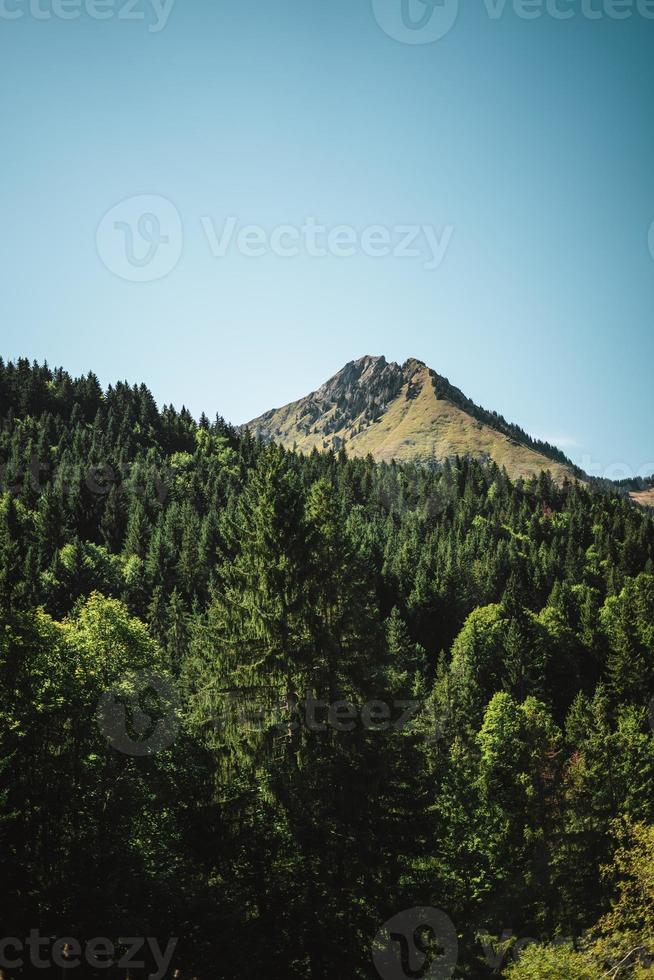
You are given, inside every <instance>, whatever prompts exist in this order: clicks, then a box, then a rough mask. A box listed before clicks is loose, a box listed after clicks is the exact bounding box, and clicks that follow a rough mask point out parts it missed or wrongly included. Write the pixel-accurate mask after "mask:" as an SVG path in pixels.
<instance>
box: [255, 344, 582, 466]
mask: <svg viewBox="0 0 654 980" xmlns="http://www.w3.org/2000/svg"><path fill="white" fill-rule="evenodd" d="M247 428H249V429H250V430H251V431H252V432H254V433H255V434H256V435H257V436H259V437H260V438H263V439H265V440H274V441H277V442H280V443H282V444H283V445H285V446H287V447H289V448H290V447H293V446H295V447H296V448H297V449H299V450H300V451H302V452H310V451H311V450H313V449H315V448H317V449H321V450H330V449H332V450H338V449H340V448H341V447H342V446H343V445H344V444H345V443H347V450H348V453H349V454H350V455H352V456H367V455H372V456H373V458H374V459H376V460H377V461H380V462H381V461H384V462H390V461H391V460H397V461H398V462H417V463H423V464H427V465H434V464H439V463H442V462H444V461H445V460H446V459H453V458H454V457H455V456H464V457H473V458H476V459H481V460H486V461H488V460H491V459H492V460H494V461H495V462H496V463H497V464H498V465H499V466H505V467H506V469H507V471H508V473H509V475H510V476H512V477H514V478H518V477H531V476H534V475H537V474H538V473H540V472H542V471H543V470H547V469H549V470H550V471H551V472H552V475H553V476H554V478H555V479H556V480H557V481H558V482H562V480H563V479H564V478H566V477H567V478H569V479H574V478H575V477H577V476H579V473H578V471H575V470H574V467H573V466H572V464H571V463H570V462H569V460H567V459H566V458H565V457H564V456H563V454H562V453H560V452H559V451H558V450H556V449H555V448H554V447H552V446H548V445H547V444H545V443H539V442H537V441H535V440H533V439H531V438H530V437H529V436H528V435H527V434H526V433H525V432H523V431H522V430H521V429H520V428H519V427H518V426H515V425H510V424H509V423H507V422H506V421H505V420H504V419H503V418H502V417H501V416H499V415H497V414H496V413H493V412H487V411H485V410H484V409H482V408H479V407H478V406H477V405H475V404H474V402H472V401H471V400H470V399H469V398H467V397H466V396H465V395H464V394H463V392H461V391H460V390H459V389H458V388H455V387H454V386H453V385H451V384H450V382H449V381H448V380H447V379H446V378H443V377H441V376H440V375H438V374H436V372H435V371H433V370H431V368H429V367H427V365H426V364H425V362H424V361H421V360H419V359H418V358H415V357H410V358H408V359H407V360H406V361H404V363H403V364H398V363H396V362H395V361H387V360H386V358H385V357H384V356H383V355H372V354H365V355H364V356H363V357H359V358H357V359H356V360H354V361H348V363H347V364H346V365H345V366H344V367H342V368H341V370H340V371H338V372H337V373H336V374H334V375H333V376H332V377H331V378H329V379H328V380H327V381H325V383H324V384H322V385H321V386H320V388H318V389H317V390H316V391H312V392H311V393H310V394H308V395H307V396H306V397H304V398H300V399H298V400H297V401H295V402H291V403H290V404H289V405H285V406H283V407H282V408H279V409H272V410H271V411H269V412H266V413H265V414H264V415H261V416H260V417H259V418H256V419H253V420H252V421H251V422H249V423H248V424H247Z"/></svg>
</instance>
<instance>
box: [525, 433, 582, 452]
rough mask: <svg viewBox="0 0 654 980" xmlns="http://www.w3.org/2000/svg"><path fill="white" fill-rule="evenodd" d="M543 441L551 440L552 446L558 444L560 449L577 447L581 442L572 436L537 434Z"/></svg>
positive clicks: (537, 437)
mask: <svg viewBox="0 0 654 980" xmlns="http://www.w3.org/2000/svg"><path fill="white" fill-rule="evenodd" d="M536 439H540V440H541V442H549V444H550V446H558V448H559V449H575V448H576V447H577V446H578V445H579V443H578V442H577V440H576V439H573V438H572V436H541V435H538V436H536Z"/></svg>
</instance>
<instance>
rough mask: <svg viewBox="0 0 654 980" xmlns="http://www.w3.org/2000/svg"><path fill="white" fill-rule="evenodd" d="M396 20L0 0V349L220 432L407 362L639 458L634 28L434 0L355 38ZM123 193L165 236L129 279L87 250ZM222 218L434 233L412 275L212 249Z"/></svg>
mask: <svg viewBox="0 0 654 980" xmlns="http://www.w3.org/2000/svg"><path fill="white" fill-rule="evenodd" d="M31 2H32V4H33V5H34V4H36V3H37V0H31ZM53 2H55V4H56V2H57V0H38V4H39V5H40V6H38V7H37V8H36V11H37V13H38V11H39V10H45V11H46V13H47V12H48V11H50V12H52V3H53ZM68 2H69V3H70V0H68ZM401 2H402V0H374V3H375V7H376V13H377V16H375V10H373V2H372V0H329V2H317V0H277V2H275V3H271V2H270V0H229V2H228V0H177V2H176V3H175V4H174V6H173V8H172V10H171V11H170V15H169V17H168V20H167V22H166V23H165V25H162V19H161V16H160V15H157V13H156V11H155V8H154V7H153V6H152V0H138V3H137V4H136V6H135V7H134V8H133V10H134V11H135V12H136V13H138V12H139V11H140V12H142V13H143V14H144V15H145V18H144V19H143V20H126V19H124V13H125V11H124V9H123V8H124V6H125V0H107V3H108V4H109V8H108V13H109V14H110V16H109V17H108V19H105V20H98V19H95V17H93V16H91V15H90V14H89V13H88V11H87V10H84V8H82V9H81V10H77V11H75V9H74V7H69V8H66V9H67V10H68V12H69V13H70V12H71V10H72V13H73V14H75V13H77V14H78V16H76V17H75V19H70V20H63V19H61V17H58V16H52V17H50V18H49V19H37V17H36V16H35V14H34V9H35V8H34V6H33V7H32V9H30V7H29V3H30V0H2V3H0V6H1V7H2V10H3V11H4V12H5V14H6V12H7V11H9V12H10V13H11V12H13V11H16V12H17V13H18V14H20V16H16V17H14V18H13V19H7V18H6V16H5V17H2V18H0V66H1V67H0V74H1V81H2V87H1V89H0V104H1V110H0V112H1V120H2V139H1V141H0V157H1V164H2V181H1V182H0V214H1V215H2V232H1V235H0V268H1V269H2V277H3V288H2V293H1V299H0V303H1V307H2V309H1V314H2V317H1V322H2V330H3V337H2V344H1V345H0V347H1V349H2V354H3V355H4V356H5V357H15V356H18V355H25V356H28V357H30V358H32V357H35V358H38V359H43V358H47V359H48V361H49V363H50V364H51V365H55V364H63V365H64V366H65V367H67V368H68V369H69V370H71V371H72V372H75V373H79V372H84V371H87V370H89V369H93V370H95V371H96V373H97V374H98V375H99V376H100V378H101V380H102V381H103V382H104V383H107V382H109V381H114V380H116V379H117V378H127V379H129V380H130V381H139V382H140V381H145V382H146V383H147V384H148V385H149V387H150V388H151V389H152V391H153V393H154V394H155V397H156V398H157V400H158V401H159V402H160V403H161V402H164V401H166V402H171V401H172V402H173V403H175V404H176V405H177V406H178V407H179V406H181V404H182V403H185V404H186V405H187V406H188V407H189V408H190V409H191V410H192V411H193V412H194V413H195V414H196V415H197V414H199V413H200V412H201V411H202V410H204V411H206V412H207V414H209V415H213V414H214V413H215V412H217V411H218V412H220V413H221V414H223V415H224V416H225V417H227V418H228V419H230V420H231V421H234V422H243V421H246V420H247V419H248V418H251V417H254V416H256V415H258V414H259V413H261V412H262V411H264V410H265V409H267V408H270V407H273V406H278V405H281V404H282V403H284V402H286V401H289V400H291V399H293V398H295V397H298V396H300V395H302V394H305V393H306V392H308V391H309V390H311V389H313V388H315V387H316V386H318V385H319V384H320V383H321V382H322V381H323V380H324V379H325V378H327V377H328V376H329V375H330V374H332V373H333V372H334V371H336V370H337V369H338V368H339V367H341V366H342V365H343V364H344V363H345V362H346V361H348V360H351V359H352V358H355V357H359V356H361V355H362V354H364V353H372V354H380V353H383V354H385V355H386V357H387V358H389V359H393V360H404V359H405V358H407V357H409V356H416V357H418V358H420V359H422V360H424V361H426V362H427V363H428V364H429V365H430V366H432V367H433V368H435V369H436V370H437V371H439V372H440V373H442V374H444V375H446V376H447V377H449V378H450V380H451V381H453V382H454V383H456V384H457V385H458V386H459V387H461V388H462V389H463V390H464V391H465V392H466V393H467V394H468V395H469V396H470V397H472V398H473V399H474V400H475V401H477V402H479V403H481V404H483V405H484V406H485V407H488V408H492V409H496V410H498V411H500V412H502V413H503V414H504V415H505V416H506V417H507V418H509V419H510V420H512V421H516V422H518V423H519V424H521V425H522V426H523V427H524V428H526V429H528V430H529V431H531V432H532V433H534V434H536V435H539V436H542V437H548V438H550V439H558V440H561V441H562V443H563V444H564V445H565V446H566V449H567V451H568V452H569V454H570V455H571V456H572V457H573V458H575V459H576V460H580V461H582V462H583V461H584V460H586V461H588V460H592V465H593V466H595V467H596V468H603V469H605V468H606V467H608V466H610V465H611V464H615V463H618V462H624V463H625V464H626V465H627V466H628V467H629V468H630V469H632V470H634V471H635V470H639V469H640V468H641V467H643V466H646V465H647V464H648V463H649V464H651V466H650V470H654V439H653V438H652V417H653V408H654V394H653V392H654V385H653V383H652V375H653V367H654V329H653V327H654V322H653V315H654V260H653V259H652V256H651V254H650V250H649V248H648V232H649V229H650V225H651V223H652V221H653V220H654V183H653V180H652V175H654V129H653V127H652V93H653V92H654V20H647V19H644V18H643V17H642V16H641V15H640V14H638V13H637V12H634V13H633V16H632V17H631V18H630V19H627V20H624V21H616V20H615V19H613V18H610V17H608V16H600V17H599V18H598V19H594V20H590V19H588V18H587V17H586V16H584V15H583V13H582V12H581V0H560V2H561V6H562V7H565V5H566V4H567V5H568V6H569V7H570V8H571V9H572V10H573V11H574V16H573V17H572V18H571V19H569V20H565V21H560V20H556V19H554V18H552V17H551V16H548V15H545V16H543V17H541V18H540V19H536V20H525V19H524V18H522V17H520V16H518V13H517V12H516V10H515V9H514V8H513V6H512V4H511V3H508V2H507V5H506V8H505V9H504V13H503V15H502V16H501V17H495V18H493V17H491V16H489V13H488V10H487V8H486V7H485V6H484V4H483V3H482V2H478V0H474V2H473V0H470V2H467V3H463V0H462V5H461V9H460V10H459V14H458V19H457V20H456V23H455V24H454V26H453V27H452V29H451V30H450V31H449V33H447V34H446V35H445V36H443V37H442V38H441V39H440V40H437V41H435V42H434V43H424V44H423V43H420V44H407V43H401V42H400V41H398V40H397V39H396V38H395V37H393V36H389V33H387V32H385V31H384V30H383V29H382V26H383V25H382V24H381V22H385V24H386V27H387V28H388V27H389V24H390V34H393V33H394V28H393V24H394V23H398V24H399V23H401V22H400V21H399V20H398V18H399V10H400V4H401ZM453 2H455V0H447V3H448V4H450V6H451V4H452V3H453ZM586 2H589V0H586ZM72 3H73V4H74V3H75V0H72ZM594 3H595V6H596V7H600V8H601V6H602V4H601V0H594ZM21 4H22V6H21ZM411 5H413V7H412V8H411ZM55 9H56V7H55ZM104 9H105V10H107V8H104ZM410 10H411V13H412V15H413V16H415V17H416V18H417V17H419V15H420V14H421V13H425V11H426V8H425V7H424V5H423V3H422V2H421V0H410ZM427 12H428V11H427ZM119 13H121V16H120V17H119V16H118V14H119ZM42 16H43V15H42ZM432 23H435V22H432ZM153 27H154V28H156V27H162V29H160V30H152V28H153ZM427 29H429V27H428V28H427ZM409 33H411V32H409ZM414 35H415V32H414ZM414 35H412V37H413V36H414ZM140 195H157V196H163V197H164V198H166V199H167V200H168V201H170V202H171V203H172V205H173V207H174V210H173V212H172V213H173V214H175V213H177V214H179V217H180V221H181V226H180V227H181V229H182V231H181V232H179V231H178V230H176V229H175V228H174V227H173V231H172V238H173V240H172V242H171V241H170V236H169V242H168V244H167V246H166V247H167V248H173V249H175V248H177V244H178V239H179V247H180V248H181V253H180V254H179V256H178V259H179V260H178V261H177V263H176V264H175V265H174V267H173V268H172V270H171V271H170V272H169V274H168V275H166V276H165V277H163V278H160V279H156V280H155V281H149V282H138V281H126V280H125V279H124V278H121V277H120V276H119V275H115V274H114V273H113V272H112V271H110V269H108V268H107V266H106V264H104V263H103V261H101V257H100V256H99V254H98V249H100V252H103V250H104V255H105V259H106V257H107V253H106V248H107V245H106V235H107V234H108V233H107V231H106V228H107V227H108V228H109V232H110V233H114V234H116V235H118V236H119V238H120V235H121V234H123V232H121V231H120V230H118V231H112V229H114V228H115V221H114V218H115V219H116V220H119V219H121V218H124V219H125V220H127V221H129V219H130V215H129V213H128V214H127V215H125V214H122V215H121V214H118V217H116V214H117V213H116V214H112V215H110V218H109V219H107V220H108V222H109V224H108V225H107V222H105V225H104V226H103V227H104V228H105V231H104V232H103V231H101V233H100V237H97V235H96V233H97V229H98V225H99V224H100V222H101V219H102V218H103V216H104V215H105V214H106V213H107V212H108V211H110V209H112V208H114V206H115V205H117V204H118V203H119V202H121V201H123V200H125V199H130V198H133V197H135V196H140ZM166 215H167V212H166V213H165V214H164V215H163V218H164V219H166ZM228 216H233V217H234V218H235V219H236V220H237V222H238V226H239V227H240V226H243V225H248V224H254V225H260V226H262V227H263V228H265V229H267V230H269V231H270V230H272V229H274V228H276V227H277V226H279V225H291V226H295V227H298V226H300V225H302V224H303V222H304V221H305V219H306V218H307V217H314V218H315V219H316V220H317V221H318V222H321V223H323V224H325V225H326V226H329V227H333V226H336V225H347V226H351V227H352V228H354V229H356V230H358V232H361V231H362V229H364V228H366V227H368V226H370V225H381V226H384V227H385V228H387V229H390V230H391V232H393V233H394V229H395V227H396V226H398V225H411V224H416V225H427V226H430V227H432V228H434V229H436V230H437V232H438V234H441V231H442V230H443V229H445V228H447V227H450V228H451V229H453V232H452V237H451V240H450V241H449V245H448V248H447V251H446V254H445V258H444V261H443V262H442V264H441V265H440V266H439V267H438V268H436V269H427V268H425V264H426V263H425V261H424V257H422V258H410V257H409V258H406V257H405V258H399V257H395V256H388V257H374V256H371V255H367V254H363V253H362V251H361V249H358V250H357V252H356V254H355V255H353V256H351V257H337V256H334V255H330V256H327V257H317V256H313V255H309V254H307V253H306V248H300V250H299V251H300V254H299V255H297V256H296V257H281V256H279V255H277V254H274V253H272V252H271V251H267V252H266V254H264V255H263V256H261V257H258V258H255V257H251V256H248V255H244V254H241V253H239V252H238V251H237V250H235V249H234V248H231V249H229V250H228V252H227V254H226V255H225V256H223V257H216V256H214V255H213V254H212V251H211V248H210V246H209V242H208V240H207V237H206V231H205V230H204V228H203V224H202V219H203V218H204V219H205V227H206V224H207V221H209V222H210V223H213V227H214V228H215V230H216V233H217V234H218V235H219V234H220V231H221V228H222V225H223V223H224V221H225V219H226V218H227V217H228ZM166 220H167V219H166ZM159 230H160V231H161V233H162V234H166V233H167V231H168V230H169V229H167V227H165V221H164V224H162V226H161V228H160V229H159ZM150 232H151V226H147V227H146V228H145V233H146V236H147V235H148V234H150ZM103 235H104V236H105V237H104V238H103V237H102V236H103ZM121 240H124V238H123V239H121ZM653 241H654V234H653ZM146 245H147V242H146ZM159 254H160V255H165V250H164V251H162V252H160V253H159ZM108 262H109V265H110V266H111V262H112V260H111V258H109V260H108Z"/></svg>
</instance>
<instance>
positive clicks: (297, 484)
mask: <svg viewBox="0 0 654 980" xmlns="http://www.w3.org/2000/svg"><path fill="white" fill-rule="evenodd" d="M216 401H217V402H218V403H219V402H220V392H217V393H216ZM0 412H1V420H2V428H1V433H0V453H1V455H0V462H1V463H2V469H1V477H2V483H1V485H0V491H1V495H0V554H1V556H2V561H1V565H0V612H1V616H2V625H1V632H0V774H1V778H2V787H3V788H2V791H1V792H0V876H1V878H0V880H1V881H2V899H1V904H2V920H3V935H5V936H26V935H29V931H30V929H31V928H36V927H39V928H40V929H41V931H42V932H43V933H44V934H46V935H58V936H62V935H64V936H65V935H69V936H77V937H81V938H82V939H84V938H85V937H91V936H111V937H124V936H139V935H140V936H155V937H158V938H159V941H160V943H161V945H162V946H165V944H166V943H167V941H168V939H169V937H179V943H178V945H177V949H176V952H175V958H174V962H173V964H172V967H171V968H174V969H180V970H182V973H183V976H184V977H189V978H190V977H192V976H197V977H199V978H201V980H213V978H223V977H224V978H239V980H244V978H248V977H252V978H257V980H263V978H265V980H276V978H279V980H294V978H298V980H299V978H311V980H335V978H343V980H347V978H369V977H373V978H374V977H377V976H379V975H380V973H379V972H378V969H377V967H376V966H375V963H374V961H373V948H374V944H375V937H376V936H377V935H378V933H379V930H380V929H381V928H382V927H383V925H384V923H386V922H387V921H389V920H390V919H392V918H393V917H394V916H396V915H397V914H398V913H401V912H402V911H404V910H410V909H415V908H418V907H434V908H436V909H440V910H442V911H443V912H444V913H446V915H447V916H448V917H449V918H450V919H451V921H452V923H453V924H454V927H455V929H456V932H457V934H458V962H457V966H456V971H455V973H454V974H453V975H454V976H460V977H486V976H491V975H493V971H495V975H497V974H498V973H499V972H500V971H504V972H506V973H507V975H509V976H511V977H513V978H514V980H520V978H528V977H554V978H556V977H561V978H574V977H580V978H583V977H589V978H590V977H592V978H596V977H598V976H601V975H602V974H604V973H605V972H606V971H609V970H611V971H613V972H612V973H610V974H608V973H607V975H611V976H614V977H621V976H627V975H629V976H632V975H634V976H649V975H654V972H652V971H651V970H649V968H648V966H647V956H648V955H649V954H651V955H654V885H653V884H652V881H653V874H652V869H653V868H654V736H653V735H652V728H651V725H650V718H649V714H648V712H649V707H650V699H651V698H652V697H653V696H654V520H652V517H651V516H650V515H649V514H648V513H647V512H646V511H645V510H641V509H639V508H637V507H635V506H634V505H633V504H632V503H631V502H630V501H629V500H627V499H625V498H624V496H618V495H611V494H601V495H600V494H594V493H592V492H591V491H590V490H589V489H588V488H586V487H584V486H580V485H578V484H573V483H571V482H567V481H564V482H563V483H562V485H560V486H557V485H556V484H555V483H554V482H553V480H552V479H551V478H550V477H549V476H548V475H547V474H542V475H541V476H539V477H535V478H533V479H530V480H529V481H528V482H522V481H518V482H517V483H514V482H512V481H511V480H510V479H509V477H508V476H507V474H506V472H504V471H502V470H500V469H499V468H498V467H497V466H496V465H494V464H492V463H490V464H485V465H482V464H481V463H477V462H474V461H469V460H459V461H454V462H452V463H450V462H448V463H446V464H445V465H444V466H442V467H440V468H436V469H434V468H432V469H430V468H427V467H420V466H414V465H411V464H406V465H395V464H393V463H390V464H386V463H381V464H379V463H375V462H374V461H373V460H372V459H371V458H356V459H355V458H348V457H347V456H346V454H345V452H343V451H341V452H340V453H334V452H325V453H319V452H317V451H314V452H312V453H310V454H308V455H301V454H295V453H293V452H290V451H287V450H284V449H283V448H280V447H278V446H276V445H274V444H271V445H264V444H262V443H259V442H257V441H256V440H255V439H254V438H253V436H252V435H250V434H249V433H248V432H247V431H245V432H243V433H242V434H240V435H239V434H237V432H236V431H235V430H234V429H233V428H232V427H230V426H229V425H227V424H226V423H225V422H224V421H223V420H222V419H221V418H217V419H215V421H209V420H208V419H207V418H206V417H202V418H201V419H200V420H199V421H198V422H196V421H194V420H193V418H192V417H191V416H190V414H189V413H188V412H187V411H185V410H183V409H182V410H181V411H176V410H175V409H174V408H172V407H171V406H164V407H163V408H162V409H159V408H158V407H157V405H156V403H155V401H154V399H153V397H152V395H151V394H150V392H149V391H148V389H147V388H146V387H145V386H144V385H140V386H133V387H132V386H130V385H128V384H126V383H120V384H116V385H113V386H111V387H110V388H109V389H108V390H107V391H103V390H102V389H101V386H100V384H99V383H98V381H97V379H96V378H95V376H93V375H91V374H90V375H88V376H87V377H83V378H77V379H75V378H72V377H70V376H69V375H68V374H67V373H66V372H65V371H62V370H56V371H53V370H50V369H49V368H48V367H47V366H39V365H36V364H34V365H31V364H29V363H28V362H27V361H18V362H17V363H15V364H11V363H10V364H6V363H3V362H0ZM139 692H141V694H142V696H141V699H140V701H139V702H138V703H137V697H136V695H137V694H138V693H139ZM120 698H122V699H123V701H124V702H125V705H126V706H125V707H124V708H121V703H122V702H121V701H120V700H119V699H120ZM128 709H129V710H128ZM568 937H569V938H570V941H571V942H572V940H574V948H573V946H572V945H565V944H563V943H564V941H565V940H566V939H567V938H568ZM527 938H532V939H534V940H536V941H537V942H538V943H540V944H547V943H551V942H552V941H556V942H558V945H555V946H551V947H547V948H542V946H539V947H535V946H532V947H530V948H529V949H528V950H527V952H525V954H524V956H523V957H522V959H520V960H519V961H518V959H517V956H516V951H517V949H519V948H520V947H521V946H524V945H525V943H524V941H525V940H526V939H527ZM436 955H437V956H438V955H439V954H438V953H436ZM621 961H622V963H621ZM544 964H545V965H547V964H549V965H547V969H548V970H549V971H550V972H546V970H545V966H544ZM397 969H399V967H398V968H396V970H397ZM616 971H617V972H616ZM634 971H636V972H634ZM9 972H10V975H14V974H11V971H9ZM18 975H20V974H19V973H17V974H16V976H18ZM97 975H98V976H108V975H111V974H110V973H108V971H106V970H104V971H98V972H97ZM123 975H124V974H121V976H123ZM139 975H143V976H145V975H146V973H145V972H142V974H139V971H138V970H136V971H132V977H133V980H136V978H137V977H138V976H139ZM381 975H382V976H386V977H388V978H392V977H395V976H403V975H406V976H410V975H414V976H416V975H420V974H419V973H416V972H415V970H414V972H413V973H409V972H407V973H406V974H405V973H398V972H395V973H392V972H387V973H386V974H383V973H382V974H381ZM433 975H434V976H440V975H443V976H446V975H447V976H449V975H450V973H442V974H433Z"/></svg>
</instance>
